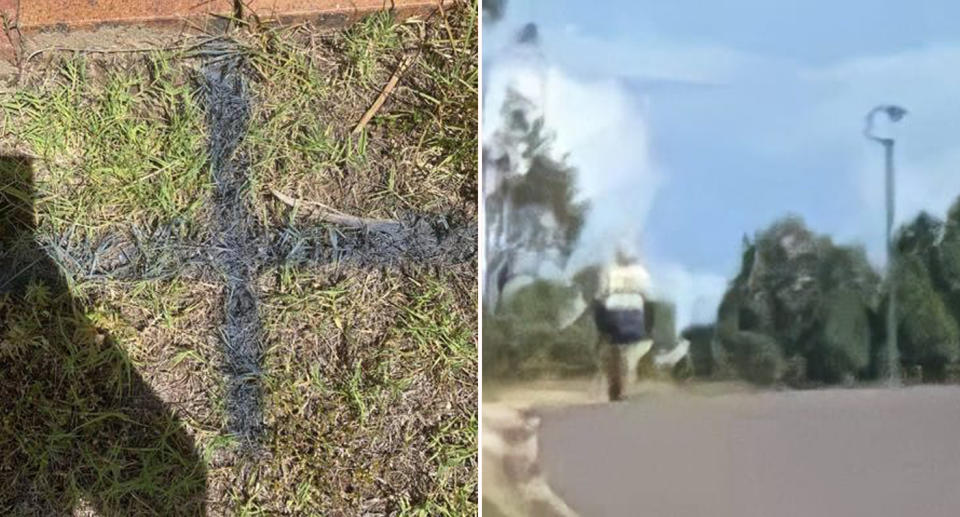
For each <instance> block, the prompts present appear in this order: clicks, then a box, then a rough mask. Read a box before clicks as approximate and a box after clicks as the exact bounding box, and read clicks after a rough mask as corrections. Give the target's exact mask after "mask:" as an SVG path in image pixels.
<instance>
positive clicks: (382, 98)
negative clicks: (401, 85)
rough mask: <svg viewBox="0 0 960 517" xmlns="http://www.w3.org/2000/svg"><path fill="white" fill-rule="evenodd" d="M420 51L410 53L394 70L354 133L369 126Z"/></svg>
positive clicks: (354, 129)
mask: <svg viewBox="0 0 960 517" xmlns="http://www.w3.org/2000/svg"><path fill="white" fill-rule="evenodd" d="M419 55H420V53H419V52H417V53H416V54H410V55H408V56H407V57H406V59H404V60H403V61H401V62H400V66H398V67H397V69H396V70H395V71H394V72H393V75H392V76H390V80H389V81H387V85H386V86H384V87H383V91H381V92H380V95H378V96H377V98H376V100H374V101H373V105H372V106H370V109H368V110H367V112H366V113H364V114H363V117H361V118H360V122H358V123H357V126H356V127H354V128H353V132H354V133H359V132H361V131H363V128H365V127H367V124H368V123H369V122H370V119H372V118H373V116H374V115H376V114H377V112H378V111H380V108H381V107H383V103H384V102H386V101H387V97H388V96H389V95H390V92H392V91H393V89H394V88H396V87H397V83H398V82H399V81H400V76H401V75H403V73H404V72H405V71H406V70H407V69H408V68H410V65H412V64H413V63H414V61H416V59H417V56H419Z"/></svg>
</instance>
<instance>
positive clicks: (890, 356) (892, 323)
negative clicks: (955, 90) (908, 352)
mask: <svg viewBox="0 0 960 517" xmlns="http://www.w3.org/2000/svg"><path fill="white" fill-rule="evenodd" d="M878 113H885V114H886V115H887V117H888V118H889V119H890V121H891V122H897V121H899V120H900V119H902V118H903V116H904V115H906V114H907V110H905V109H903V108H901V107H900V106H893V105H881V106H877V107H875V108H873V109H872V110H870V112H869V113H867V124H866V127H864V129H863V135H864V136H866V137H867V138H869V139H870V140H873V141H874V142H877V143H879V144H880V145H882V146H883V151H884V162H885V166H886V180H887V275H886V276H887V288H888V289H889V292H890V300H889V303H888V304H887V381H888V382H889V383H890V385H899V384H900V367H899V365H898V363H899V360H898V357H897V356H898V354H897V319H896V318H897V306H896V296H897V290H896V285H895V282H894V280H895V279H894V275H895V264H894V261H895V260H896V250H895V249H893V248H894V247H893V211H894V203H893V199H894V186H895V185H894V177H893V176H894V172H893V139H892V138H883V137H879V136H876V135H874V134H873V119H874V117H876V115H877V114H878Z"/></svg>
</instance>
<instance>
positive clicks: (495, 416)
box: [482, 403, 577, 517]
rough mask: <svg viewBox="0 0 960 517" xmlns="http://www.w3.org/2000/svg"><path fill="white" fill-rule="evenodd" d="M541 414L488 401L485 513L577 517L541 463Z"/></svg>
mask: <svg viewBox="0 0 960 517" xmlns="http://www.w3.org/2000/svg"><path fill="white" fill-rule="evenodd" d="M539 426H540V418H539V417H537V416H536V415H533V414H531V413H530V412H528V411H521V410H518V409H515V408H512V407H507V406H501V405H497V404H486V403H485V404H484V406H483V501H482V505H483V506H482V509H483V514H484V515H488V516H491V517H529V516H534V517H576V515H577V514H576V513H575V512H574V511H573V510H572V509H570V507H569V506H567V504H566V503H564V502H563V500H562V499H561V498H560V497H559V496H558V495H557V494H556V493H555V492H554V491H553V490H552V489H551V488H550V485H549V484H548V483H547V479H546V478H545V477H544V475H543V471H542V470H541V468H540V457H539V444H538V440H537V432H538V429H539Z"/></svg>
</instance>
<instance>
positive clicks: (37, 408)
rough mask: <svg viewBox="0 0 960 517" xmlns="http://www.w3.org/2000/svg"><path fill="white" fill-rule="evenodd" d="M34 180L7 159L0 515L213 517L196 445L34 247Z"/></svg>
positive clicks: (2, 167) (0, 275)
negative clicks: (82, 512)
mask: <svg viewBox="0 0 960 517" xmlns="http://www.w3.org/2000/svg"><path fill="white" fill-rule="evenodd" d="M32 183H33V178H32V168H31V163H30V160H29V159H28V158H25V157H18V156H0V514H2V515H74V514H75V512H77V511H78V510H79V509H80V508H81V501H83V506H87V507H89V508H92V509H94V510H95V511H96V512H97V514H98V515H101V516H121V515H123V516H127V515H191V516H192V515H204V514H205V510H204V501H205V498H206V472H205V467H204V463H203V461H201V459H200V457H199V456H198V454H197V451H196V450H195V446H194V442H193V439H192V438H191V437H190V436H188V435H187V433H186V432H185V429H184V427H183V425H182V424H181V423H180V421H179V420H178V419H177V417H176V416H175V415H174V414H173V413H172V412H171V411H170V410H169V409H168V408H167V407H166V406H165V404H164V402H163V401H162V400H161V399H160V398H159V397H158V396H157V394H156V393H154V392H153V390H152V389H151V387H150V386H149V385H148V384H147V383H146V382H144V380H143V379H142V378H141V377H140V375H138V374H137V372H136V370H135V368H134V367H133V365H132V364H131V363H130V360H129V359H128V358H127V357H126V355H125V353H124V351H123V350H122V349H121V348H119V347H118V346H116V344H115V343H114V342H113V341H112V339H111V338H110V336H108V335H106V334H105V333H104V332H102V331H101V330H99V329H98V328H97V327H96V326H95V325H94V324H93V323H92V322H91V321H90V319H89V318H88V317H87V316H86V314H85V311H84V308H83V307H82V306H81V305H80V304H79V302H78V301H77V300H75V299H74V298H73V296H71V294H70V292H69V289H68V286H67V283H66V281H65V279H64V277H63V276H62V275H61V274H60V272H59V270H58V268H57V266H56V264H55V263H54V261H53V260H52V259H51V258H49V257H48V256H47V255H46V253H45V252H44V250H43V249H42V248H41V247H40V246H39V245H38V244H37V242H36V238H35V235H34V230H35V226H36V221H35V216H34V210H33V196H34V194H33V188H32Z"/></svg>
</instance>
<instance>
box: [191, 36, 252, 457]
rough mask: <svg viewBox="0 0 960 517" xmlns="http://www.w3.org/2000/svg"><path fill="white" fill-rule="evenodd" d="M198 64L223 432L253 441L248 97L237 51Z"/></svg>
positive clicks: (244, 441) (249, 443) (248, 443)
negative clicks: (218, 314)
mask: <svg viewBox="0 0 960 517" xmlns="http://www.w3.org/2000/svg"><path fill="white" fill-rule="evenodd" d="M216 50H218V49H217V48H212V49H211V51H212V52H211V54H213V55H215V56H216V57H214V58H212V59H210V60H209V61H208V62H207V63H206V64H205V65H204V67H203V75H204V93H205V94H206V101H207V124H208V127H209V131H210V135H209V153H210V170H211V173H212V176H213V184H214V196H213V200H214V218H215V220H214V221H213V226H214V228H213V243H212V244H213V246H212V247H211V249H210V255H211V258H212V263H213V264H214V265H215V266H216V267H217V269H218V270H219V271H220V273H221V274H222V275H223V277H224V279H225V281H226V285H225V287H224V312H225V315H224V316H225V321H224V326H223V329H222V336H223V341H224V347H225V360H226V364H225V367H226V373H227V397H226V398H227V410H228V414H229V421H228V424H227V425H228V430H229V431H230V432H231V433H232V434H234V435H235V436H236V437H238V438H239V439H240V440H241V443H242V444H243V445H244V446H245V447H246V446H255V445H256V443H257V442H258V438H259V436H260V434H261V432H262V430H263V411H262V407H261V406H262V396H261V391H262V387H261V382H260V378H261V371H260V360H261V356H262V355H263V345H262V343H263V338H262V328H261V325H260V316H259V313H258V310H257V293H256V291H255V289H254V285H255V281H256V278H257V270H258V269H259V264H260V263H261V262H262V260H261V259H260V258H259V252H258V248H259V246H257V242H258V240H259V239H258V238H257V231H256V219H255V218H254V216H253V215H252V213H251V210H250V200H249V196H248V187H249V183H248V167H249V163H248V160H247V157H246V156H244V155H243V153H242V152H239V149H240V144H241V143H242V141H243V137H244V135H245V134H246V132H247V124H248V122H249V120H250V100H249V96H248V94H247V91H246V87H245V84H244V78H243V74H242V70H241V63H240V62H239V57H237V56H236V55H231V49H230V48H229V47H223V48H222V49H221V52H219V53H218V52H216Z"/></svg>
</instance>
